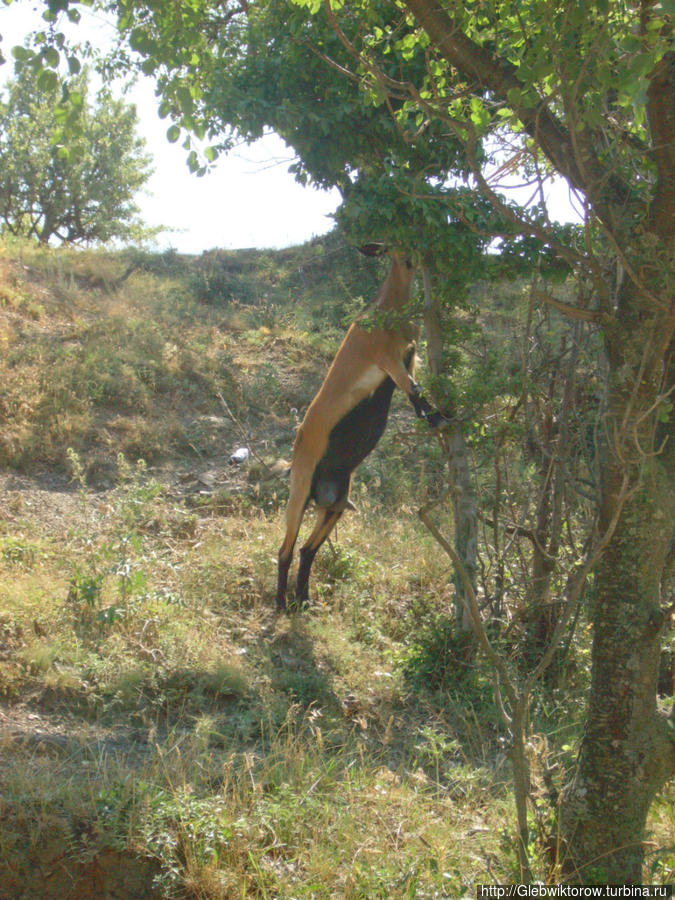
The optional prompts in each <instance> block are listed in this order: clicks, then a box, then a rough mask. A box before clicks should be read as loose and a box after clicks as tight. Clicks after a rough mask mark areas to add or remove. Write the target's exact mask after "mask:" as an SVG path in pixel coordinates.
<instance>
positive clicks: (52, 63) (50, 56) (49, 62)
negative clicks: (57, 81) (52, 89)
mask: <svg viewBox="0 0 675 900" xmlns="http://www.w3.org/2000/svg"><path fill="white" fill-rule="evenodd" d="M43 58H44V61H45V65H46V66H49V68H50V69H55V68H56V67H57V66H58V64H59V59H60V58H61V57H60V56H59V51H58V50H56V48H54V47H47V49H46V50H45V51H44V54H43Z"/></svg>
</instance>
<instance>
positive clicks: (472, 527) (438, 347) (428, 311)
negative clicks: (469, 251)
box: [422, 267, 478, 635]
mask: <svg viewBox="0 0 675 900" xmlns="http://www.w3.org/2000/svg"><path fill="white" fill-rule="evenodd" d="M422 276H423V281H424V327H425V331H426V334H427V343H428V348H429V350H428V355H429V366H430V368H431V372H432V375H434V376H436V377H437V376H439V375H440V374H441V370H442V364H443V337H442V329H441V312H440V306H439V303H438V300H437V298H436V297H435V296H434V292H433V285H432V280H431V274H430V272H429V270H428V268H426V267H424V269H423V270H422ZM441 412H444V413H445V414H447V415H451V414H452V410H447V409H442V410H441ZM441 440H442V442H443V448H444V450H445V453H446V456H447V458H448V467H449V474H450V483H451V485H452V508H453V513H454V519H455V549H456V551H457V555H458V556H459V558H460V560H461V561H462V565H463V566H464V569H465V570H466V572H467V574H468V576H469V580H470V582H471V585H472V587H473V589H474V590H475V588H476V571H477V561H476V560H477V556H478V513H477V507H476V493H475V491H474V487H473V480H472V477H471V467H470V465H469V448H468V447H467V444H466V440H465V438H464V431H463V429H462V425H461V423H460V422H457V421H453V422H451V424H450V425H449V426H448V428H447V429H445V431H444V433H443V436H442V438H441ZM454 585H455V620H456V623H457V631H458V632H461V633H462V634H466V635H469V634H471V631H472V629H471V622H470V620H469V613H468V603H467V602H466V588H465V586H464V583H463V581H462V579H461V578H460V576H459V574H458V572H457V571H456V570H455V574H454Z"/></svg>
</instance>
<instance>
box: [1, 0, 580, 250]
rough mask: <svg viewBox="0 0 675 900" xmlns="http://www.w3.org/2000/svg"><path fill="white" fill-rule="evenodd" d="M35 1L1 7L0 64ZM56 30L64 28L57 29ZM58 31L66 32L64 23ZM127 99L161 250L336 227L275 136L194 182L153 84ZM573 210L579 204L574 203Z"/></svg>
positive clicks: (147, 217)
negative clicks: (149, 164)
mask: <svg viewBox="0 0 675 900" xmlns="http://www.w3.org/2000/svg"><path fill="white" fill-rule="evenodd" d="M43 9H44V5H43V3H41V2H40V0H14V2H13V3H12V4H11V5H10V6H9V7H5V6H2V5H0V34H1V35H2V44H1V46H2V49H3V53H4V55H5V57H7V58H9V56H10V50H11V48H12V47H13V46H15V45H16V44H22V43H23V41H24V38H25V36H26V35H27V34H28V33H29V32H30V31H33V30H35V29H36V28H39V27H41V26H42V25H43V23H42V20H41V18H40V16H41V13H42V10H43ZM79 9H80V10H81V11H82V14H83V18H82V22H81V23H80V25H79V26H78V27H77V30H76V31H75V32H73V31H71V32H70V33H71V34H77V35H78V37H79V39H83V37H82V35H83V33H84V34H85V35H86V37H87V38H88V39H89V40H90V41H91V42H92V43H93V44H95V45H96V46H105V45H107V44H108V43H109V42H110V41H111V40H112V36H113V34H114V26H113V25H111V24H110V22H109V21H106V20H105V19H104V18H103V17H102V16H100V15H94V14H92V13H90V12H89V11H87V10H86V9H85V8H84V7H79ZM59 27H61V23H59ZM63 30H64V31H66V32H68V27H67V23H66V26H64V27H63ZM12 74H13V66H12V63H11V61H9V62H8V63H6V64H5V65H4V66H1V67H0V88H1V87H2V86H3V85H4V83H5V82H6V80H7V79H8V78H10V77H11V76H12ZM126 99H127V100H128V101H129V102H131V103H134V104H135V105H136V107H137V111H138V117H139V126H138V131H139V133H140V134H141V135H142V136H143V137H144V138H145V139H146V142H147V149H148V151H149V153H150V154H151V155H152V157H153V159H154V173H153V175H152V177H151V179H150V181H149V182H148V184H147V186H146V188H145V189H144V191H143V193H142V194H140V195H139V196H138V198H137V203H138V205H139V207H140V210H141V217H142V219H143V221H144V222H145V223H146V224H147V225H150V226H156V225H160V226H164V227H166V228H167V229H168V230H167V231H166V232H165V233H163V234H162V235H160V236H159V237H158V238H157V239H156V244H157V246H158V248H159V249H167V248H169V247H172V248H174V249H175V250H177V251H179V252H180V253H201V252H202V251H204V250H209V249H213V248H215V247H219V248H223V249H239V248H243V247H276V248H281V247H288V246H291V245H294V244H300V243H302V242H304V241H306V240H309V239H311V238H312V237H315V236H317V235H321V234H325V233H326V232H327V231H330V230H331V228H332V226H333V220H332V219H331V213H333V212H334V211H335V209H336V208H337V206H338V203H339V194H338V192H337V191H319V190H316V189H314V188H312V187H305V186H303V185H300V184H298V182H297V181H295V179H294V177H293V175H291V174H290V173H289V172H288V167H289V165H290V164H291V162H292V161H293V159H294V154H293V151H292V150H291V149H290V148H289V147H287V146H286V144H285V143H284V142H283V141H282V140H281V139H280V138H279V137H278V136H277V135H275V134H269V135H267V136H265V137H264V138H262V139H261V140H260V141H257V142H256V143H255V144H251V145H249V146H246V145H243V146H241V147H239V148H237V149H235V150H233V151H231V152H229V153H228V154H227V155H226V156H221V157H220V158H219V159H218V160H217V162H216V164H215V166H214V168H213V170H212V171H211V172H209V173H208V174H207V175H205V176H203V177H201V178H199V177H197V176H196V175H194V174H192V173H191V172H190V171H189V170H188V167H187V164H186V155H187V154H186V151H185V150H183V148H182V147H181V146H180V142H179V143H178V144H170V143H169V142H168V141H167V139H166V130H167V128H168V126H169V124H170V122H168V121H167V120H162V119H160V118H159V115H158V113H157V107H158V101H157V100H156V98H155V96H154V84H153V82H152V80H151V79H150V78H146V79H143V80H141V81H139V82H138V83H137V84H136V86H135V87H134V88H133V89H132V91H131V92H130V93H129V94H128V95H127V97H126ZM549 199H550V205H551V215H552V217H553V218H556V219H560V220H562V221H568V220H570V219H572V218H578V217H577V216H576V215H575V212H574V207H573V206H572V205H571V203H570V199H569V191H568V188H567V185H566V184H564V183H559V184H557V185H555V186H554V187H553V188H551V191H550V198H549ZM576 205H577V206H578V204H576Z"/></svg>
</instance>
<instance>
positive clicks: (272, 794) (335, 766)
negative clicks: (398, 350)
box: [0, 248, 675, 900]
mask: <svg viewBox="0 0 675 900" xmlns="http://www.w3.org/2000/svg"><path fill="white" fill-rule="evenodd" d="M124 266H125V263H124V260H123V259H121V258H119V257H116V256H115V255H112V256H102V255H100V254H81V255H79V254H74V255H71V254H55V253H53V252H51V251H48V252H47V253H45V254H42V253H37V252H36V251H34V250H30V249H26V248H19V250H17V249H16V248H14V249H12V248H10V249H7V248H5V249H4V250H2V251H0V298H4V299H1V300H0V344H1V345H2V348H3V353H2V355H1V356H0V383H2V385H3V389H2V395H1V397H0V420H1V422H2V428H1V429H0V432H1V433H2V438H0V456H1V458H2V460H3V461H4V464H5V466H6V467H8V471H7V472H6V473H5V474H4V475H2V476H1V479H2V480H1V483H0V725H1V726H2V738H1V740H2V753H0V809H1V811H2V821H3V828H2V833H1V834H0V896H3V895H7V896H12V897H15V898H16V900H23V898H25V900H31V898H35V900H37V898H38V897H39V898H40V900H48V898H51V897H54V898H57V897H58V898H60V900H61V898H67V897H73V898H75V897H77V898H80V900H83V898H84V900H88V898H89V897H90V896H91V897H94V896H98V897H105V896H111V897H112V896H115V897H118V898H119V897H128V898H130V900H131V898H134V900H137V898H142V897H148V898H150V897H158V898H159V897H163V898H169V897H176V898H178V897H190V898H203V900H212V898H213V900H215V898H227V900H229V898H288V900H291V898H332V897H345V898H363V900H372V898H378V897H381V898H401V900H403V898H413V897H415V898H437V897H438V898H441V897H455V896H457V897H461V896H464V895H465V894H466V892H467V891H468V890H471V886H472V885H474V884H475V883H481V882H493V881H497V882H506V881H510V880H512V879H513V878H514V870H513V866H514V865H515V854H514V852H513V845H512V841H511V837H510V836H511V834H512V823H513V814H512V808H511V799H510V793H509V788H508V780H509V773H508V767H507V763H506V755H505V752H504V748H503V746H502V738H503V735H501V734H500V730H499V727H498V725H497V717H496V714H495V711H494V708H493V706H492V700H491V694H490V687H489V679H488V677H487V675H486V673H485V672H483V671H481V670H480V667H479V668H478V669H477V670H476V671H475V672H474V673H473V674H472V675H471V677H469V678H465V677H463V676H462V675H461V674H460V673H458V672H453V671H452V669H451V668H450V670H449V671H448V670H442V671H437V670H436V669H435V668H434V664H435V662H436V660H435V657H434V654H435V653H437V647H436V645H435V644H433V643H425V640H426V637H425V635H429V634H431V632H432V631H433V629H432V628H431V627H430V626H429V623H430V622H431V623H433V622H435V621H437V619H438V617H441V616H443V615H444V614H445V613H446V611H447V609H448V606H449V605H450V602H451V593H452V588H451V587H450V586H449V573H448V570H447V564H446V561H445V559H443V558H440V557H439V554H438V553H437V552H436V550H435V548H434V547H433V545H432V544H431V543H430V541H429V538H428V537H427V536H426V534H425V533H424V532H423V530H422V529H421V526H419V525H418V522H417V517H416V516H415V509H416V506H417V505H418V503H419V497H420V493H422V495H423V494H424V491H425V490H427V489H429V490H431V489H433V480H434V472H435V471H436V469H435V466H436V465H437V459H436V458H435V455H434V448H433V447H426V448H420V445H419V443H416V442H415V440H413V439H412V438H410V437H407V438H406V440H405V441H402V440H401V437H400V434H399V433H398V431H399V427H398V426H399V425H401V426H404V427H406V428H407V427H408V425H409V419H408V418H407V416H406V414H405V413H403V412H401V407H400V406H399V407H397V409H396V411H395V414H394V422H393V426H392V427H391V428H390V430H389V432H388V434H387V435H386V436H385V438H384V440H383V442H382V443H381V445H380V448H379V449H378V452H377V453H376V454H374V455H373V457H372V458H371V459H369V460H368V461H367V463H366V464H365V465H364V466H363V468H362V469H361V470H360V472H359V477H358V481H357V485H356V489H355V492H354V500H355V502H356V503H357V505H358V506H359V512H358V513H356V514H350V515H349V516H348V517H346V518H345V522H344V524H341V526H340V530H339V534H338V537H337V540H336V542H335V544H334V546H333V547H327V548H325V549H324V550H322V552H321V554H320V555H319V557H318V558H317V561H316V565H315V572H314V578H313V582H312V596H313V598H314V602H313V605H312V608H311V610H309V611H307V612H305V613H302V614H299V615H295V616H291V617H278V616H277V615H276V614H275V612H274V609H273V601H272V594H273V588H274V578H275V565H276V547H277V544H278V542H279V538H280V533H281V527H282V521H281V520H282V513H281V507H282V505H283V499H284V497H285V491H286V488H285V485H284V484H283V483H279V482H277V481H275V480H273V479H269V480H268V479H266V478H264V477H263V476H264V473H265V470H264V467H262V466H260V465H258V464H257V463H256V464H255V465H253V466H251V467H250V468H249V469H248V470H246V471H242V470H236V471H235V470H233V469H232V467H230V466H229V465H228V462H227V458H228V456H229V453H230V452H231V451H232V449H233V448H234V446H236V445H237V444H238V443H241V442H243V440H244V437H246V436H248V438H249V439H250V443H251V445H252V446H253V448H254V449H255V450H256V453H259V454H260V455H261V456H263V457H264V458H265V459H266V460H267V461H268V462H271V461H273V460H274V458H275V457H276V456H278V455H285V454H287V453H288V447H289V445H290V443H291V439H292V432H293V426H294V413H292V412H291V408H297V409H302V408H303V406H304V405H305V404H306V403H307V401H308V399H309V397H310V396H311V393H312V390H313V387H314V386H315V385H316V381H317V380H318V375H317V373H318V372H320V371H321V368H322V367H323V366H324V365H325V355H326V348H325V347H323V346H321V341H317V340H316V339H314V338H312V339H310V338H309V337H308V336H306V335H305V336H304V337H303V336H301V335H299V334H298V333H296V332H293V331H292V330H290V325H289V322H288V321H286V320H285V319H283V317H281V318H280V319H279V321H278V322H276V323H274V322H272V323H270V321H269V310H267V311H266V313H265V316H266V323H265V324H258V325H256V322H255V313H254V311H251V310H244V311H242V310H241V309H235V310H233V309H229V308H222V307H211V306H206V307H205V306H199V305H198V304H196V303H195V301H194V299H193V298H192V296H191V294H190V292H189V290H188V288H187V287H186V283H185V281H184V279H181V278H179V277H177V276H171V277H164V276H159V275H155V274H152V272H147V271H146V272H138V273H136V274H135V275H133V276H132V277H131V278H129V279H128V280H127V281H126V282H125V283H124V285H123V286H122V287H120V288H119V289H117V290H115V289H113V288H112V287H111V285H114V283H115V279H116V278H119V275H120V274H121V272H123V271H124ZM35 304H39V305H40V306H41V307H42V310H43V311H41V312H40V313H39V315H34V312H35V310H36V306H35ZM31 309H32V310H33V312H31ZM317 347H318V349H317ZM218 394H221V395H222V396H223V397H224V398H225V399H226V401H227V403H228V406H229V408H230V410H231V412H232V413H233V415H234V419H235V420H236V421H235V420H233V419H232V417H230V416H229V414H228V413H227V412H226V411H225V410H224V409H223V407H222V405H221V403H220V401H219V399H218ZM68 448H74V449H75V451H76V452H74V453H73V452H70V453H69V452H68ZM421 451H422V452H421ZM118 453H119V454H121V456H119V457H118ZM139 457H143V458H145V459H149V461H150V462H154V467H152V468H150V469H148V468H147V466H144V465H143V464H137V463H136V462H135V460H136V459H138V458H139ZM420 459H421V460H422V461H421V462H420ZM128 460H130V461H128ZM10 465H11V468H12V471H9V467H10ZM21 470H23V472H21ZM429 672H431V673H432V676H433V678H434V679H435V680H434V682H433V684H432V683H428V684H427V683H426V682H425V679H426V678H427V677H428V673H429ZM558 702H560V703H561V704H562V703H563V702H564V698H563V700H562V701H558ZM571 703H572V701H570V705H569V706H567V707H565V708H562V706H561V709H560V710H559V718H558V719H557V723H556V722H553V719H554V718H555V716H554V715H553V714H552V713H550V714H547V715H548V716H549V717H548V719H547V721H548V723H549V725H550V726H551V730H552V735H551V738H550V741H549V743H548V744H546V743H545V742H543V743H542V747H545V749H544V750H542V758H543V756H544V755H548V756H549V757H550V758H555V759H558V758H561V759H564V756H565V753H568V750H567V749H565V746H563V747H561V746H559V745H560V744H563V742H564V741H569V740H570V733H571V732H572V733H573V730H574V722H572V723H571V725H570V722H569V721H568V720H569V718H570V715H571V713H570V709H574V707H573V705H571ZM556 715H558V713H556ZM544 718H545V716H544ZM556 728H558V729H559V731H560V732H562V731H564V735H563V736H561V737H560V739H559V740H558V738H557V737H556V734H555V731H556ZM556 741H557V743H556ZM535 769H536V767H535ZM542 797H543V789H542ZM533 828H534V829H535V830H536V829H537V828H540V829H541V831H542V837H544V836H545V835H544V830H545V823H541V822H540V821H539V819H537V817H536V816H535V818H534V819H533ZM653 828H654V833H655V834H656V838H655V845H658V847H659V848H663V847H668V846H670V847H672V846H673V844H674V843H675V825H674V824H673V815H672V807H670V806H668V805H667V804H660V805H659V806H657V807H655V812H654V816H653ZM26 835H28V836H29V841H28V842H26ZM651 859H652V861H653V862H654V865H655V867H656V868H655V869H654V874H653V878H652V880H654V881H659V880H668V877H672V873H673V868H674V867H675V860H674V859H673V855H672V851H670V855H669V853H668V852H664V851H660V852H659V854H658V855H654V856H652V857H651ZM535 863H536V861H535ZM536 864H537V865H539V871H540V874H541V875H542V876H544V877H545V875H546V862H545V860H544V859H543V858H542V860H540V861H539V863H536ZM97 886H98V887H97ZM106 891H107V892H108V893H106ZM3 892H4V894H3ZM97 892H98V893H97Z"/></svg>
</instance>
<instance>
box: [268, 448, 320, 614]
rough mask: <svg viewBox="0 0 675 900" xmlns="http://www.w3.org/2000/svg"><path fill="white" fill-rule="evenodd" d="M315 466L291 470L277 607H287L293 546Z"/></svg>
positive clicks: (281, 608) (280, 551)
mask: <svg viewBox="0 0 675 900" xmlns="http://www.w3.org/2000/svg"><path fill="white" fill-rule="evenodd" d="M313 470H314V469H313V466H312V467H311V468H310V467H307V466H297V467H296V468H295V469H293V470H291V492H290V496H289V498H288V506H287V507H286V535H285V537H284V540H283V543H282V545H281V547H280V548H279V568H278V576H277V609H280V610H285V609H286V588H287V586H288V570H289V569H290V567H291V561H292V559H293V548H294V547H295V542H296V540H297V538H298V532H299V531H300V525H301V524H302V517H303V516H304V514H305V509H306V507H307V501H308V499H309V491H310V487H311V483H312V472H313Z"/></svg>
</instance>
